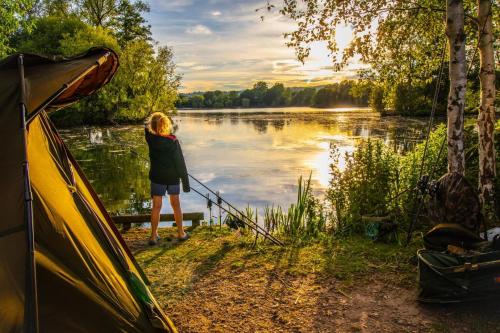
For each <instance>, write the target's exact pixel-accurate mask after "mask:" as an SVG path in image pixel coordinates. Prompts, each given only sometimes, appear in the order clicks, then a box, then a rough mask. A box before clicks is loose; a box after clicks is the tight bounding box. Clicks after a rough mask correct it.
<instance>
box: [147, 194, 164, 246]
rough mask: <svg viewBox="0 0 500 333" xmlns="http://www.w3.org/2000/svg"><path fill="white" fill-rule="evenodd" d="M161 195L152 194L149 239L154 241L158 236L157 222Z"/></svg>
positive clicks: (158, 220)
mask: <svg viewBox="0 0 500 333" xmlns="http://www.w3.org/2000/svg"><path fill="white" fill-rule="evenodd" d="M162 199H163V197H161V196H159V195H153V209H152V210H151V237H150V239H151V240H153V241H156V239H157V238H158V223H159V222H160V210H161V205H162Z"/></svg>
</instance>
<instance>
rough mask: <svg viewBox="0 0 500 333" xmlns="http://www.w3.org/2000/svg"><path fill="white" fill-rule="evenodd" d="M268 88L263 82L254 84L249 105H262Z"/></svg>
mask: <svg viewBox="0 0 500 333" xmlns="http://www.w3.org/2000/svg"><path fill="white" fill-rule="evenodd" d="M267 90H268V87H267V83H266V82H264V81H259V82H257V83H255V84H254V86H253V89H252V95H253V96H252V97H253V99H252V100H251V103H252V104H253V105H254V106H262V105H263V104H264V97H265V96H266V93H267Z"/></svg>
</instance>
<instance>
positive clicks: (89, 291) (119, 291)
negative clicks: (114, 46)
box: [0, 49, 176, 332]
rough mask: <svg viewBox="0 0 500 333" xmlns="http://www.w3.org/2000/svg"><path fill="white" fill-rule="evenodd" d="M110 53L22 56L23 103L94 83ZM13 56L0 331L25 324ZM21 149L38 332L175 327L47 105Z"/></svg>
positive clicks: (7, 69)
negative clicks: (29, 200)
mask: <svg viewBox="0 0 500 333" xmlns="http://www.w3.org/2000/svg"><path fill="white" fill-rule="evenodd" d="M112 54H114V53H112V52H110V50H106V49H100V50H98V49H94V50H92V51H90V52H89V53H87V55H86V56H80V57H77V58H76V59H75V60H74V62H75V64H73V60H71V59H64V60H61V61H59V62H57V61H52V60H47V59H44V58H40V57H33V58H31V57H27V58H25V59H26V62H25V64H26V65H27V67H26V68H25V73H26V77H27V78H28V77H29V78H30V80H29V82H28V83H27V88H28V89H27V90H28V94H27V95H28V100H27V102H28V104H29V105H30V108H29V111H30V112H33V111H35V110H36V109H37V108H38V107H39V106H44V107H45V108H47V109H54V108H59V107H60V106H62V105H66V104H67V103H72V102H75V101H76V100H77V99H78V98H80V97H81V96H85V95H87V94H90V93H92V92H93V91H95V90H96V89H98V88H99V87H101V86H102V85H103V84H104V83H106V82H107V81H109V80H110V79H111V76H112V74H113V73H114V71H115V70H116V66H117V62H116V59H115V60H113V57H112V56H111V57H110V55H112ZM12 59H13V57H10V58H8V59H7V60H6V61H3V62H2V63H0V77H4V75H6V76H5V77H7V76H8V78H9V80H10V79H11V80H10V81H9V80H3V79H2V80H0V126H1V127H0V128H1V129H2V130H1V131H0V140H1V142H2V143H3V144H2V145H1V148H0V179H1V181H2V191H1V192H0V207H1V209H2V213H3V219H2V220H1V222H0V332H23V331H25V329H24V326H23V325H24V306H25V305H24V298H25V276H26V271H25V270H26V269H25V267H26V263H25V260H26V259H25V258H26V252H27V244H26V234H25V231H24V230H25V229H24V228H25V222H24V198H23V195H24V193H23V189H24V188H23V175H22V168H21V165H22V161H21V158H22V154H21V152H22V149H24V147H23V145H22V131H21V130H20V119H21V118H20V116H19V108H18V102H19V89H18V87H19V76H18V73H17V69H14V67H13V66H12V63H13V60H12ZM33 59H38V60H39V62H36V61H34V60H33ZM103 59H104V62H102V61H103ZM109 59H111V62H114V64H108V65H106V66H105V67H104V68H102V69H99V66H97V67H96V66H95V64H96V62H97V61H101V65H104V64H105V63H107V62H108V61H110V60H109ZM84 64H85V65H84ZM57 65H61V66H62V67H58V66H57ZM44 66H45V69H46V73H45V74H44V72H43V67H44ZM86 66H87V67H86ZM68 68H78V70H72V71H71V73H70V74H69V75H66V74H65V71H64V69H68ZM89 68H91V70H90V71H89ZM32 69H36V73H37V75H36V76H33V75H32V73H30V71H31V70H32ZM55 73H59V74H61V73H63V74H61V75H63V76H65V78H66V79H67V80H69V81H67V82H65V80H66V79H65V80H63V79H61V78H60V77H59V76H58V75H56V74H55ZM89 73H90V74H89ZM82 74H83V76H82ZM44 75H45V77H47V78H48V80H51V79H54V80H55V81H57V82H55V83H54V82H46V86H47V85H48V86H51V87H52V90H49V89H47V87H46V86H44V87H39V85H40V84H42V82H43V81H42V80H41V78H42V77H43V76H44ZM16 77H17V78H18V79H17V80H16ZM75 78H76V79H75ZM100 80H101V81H100ZM102 80H103V81H102ZM6 81H9V82H6ZM68 82H69V83H70V84H68ZM65 85H66V88H67V89H66V90H65V92H64V93H63V94H62V95H60V96H59V97H57V98H56V99H55V100H54V101H53V104H50V105H47V100H49V99H50V98H51V96H53V94H54V92H55V91H57V90H59V89H60V87H62V86H65ZM39 89H40V91H39ZM42 90H43V91H42ZM30 98H34V99H35V100H33V99H30ZM44 98H45V100H44ZM7 143H8V144H7ZM27 154H28V162H29V167H30V182H31V186H32V192H33V216H34V217H33V220H34V234H35V250H36V252H35V261H36V273H37V286H38V319H39V329H40V332H176V330H175V327H174V325H173V324H172V322H171V321H170V320H169V319H168V317H166V316H165V314H164V313H163V312H162V311H161V309H160V307H159V305H158V303H157V302H156V301H155V299H154V297H153V296H152V295H151V293H150V292H149V290H148V288H147V287H146V285H145V280H144V279H143V278H142V276H141V270H140V268H139V267H138V265H137V264H136V262H135V260H134V258H133V256H131V254H130V252H129V250H128V248H127V247H126V245H125V243H124V242H123V239H122V238H121V236H120V234H119V233H118V232H117V230H116V228H115V227H114V225H113V224H112V222H111V219H110V217H109V215H108V214H107V212H106V211H105V209H104V207H103V205H102V203H101V202H100V201H99V198H98V197H97V195H96V194H95V192H94V191H93V189H92V188H91V186H90V183H89V182H88V181H87V180H86V179H85V176H84V174H83V173H82V171H81V170H80V168H79V167H78V165H77V163H76V162H75V160H74V159H73V158H72V156H71V154H70V153H69V151H68V149H67V148H66V146H65V145H64V143H63V141H62V140H61V138H60V137H59V135H58V134H57V132H56V130H55V128H54V127H53V125H52V124H51V123H50V120H49V118H48V116H47V114H46V112H45V111H41V112H40V113H38V114H37V116H36V117H34V118H33V120H32V121H31V122H30V124H29V128H28V134H27Z"/></svg>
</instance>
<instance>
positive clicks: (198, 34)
mask: <svg viewBox="0 0 500 333" xmlns="http://www.w3.org/2000/svg"><path fill="white" fill-rule="evenodd" d="M276 1H277V3H279V0H276ZM149 4H150V7H151V11H150V13H148V14H147V16H146V18H147V20H148V23H149V24H150V25H151V30H152V32H153V38H154V39H155V40H157V41H158V42H159V43H160V44H161V45H168V46H170V47H172V48H173V50H174V54H175V62H176V64H177V71H178V73H179V74H181V75H182V77H183V78H182V86H181V89H180V90H181V92H193V91H206V90H216V89H219V90H224V91H227V90H242V89H246V88H250V87H252V86H253V84H254V83H255V82H257V81H266V82H268V83H269V84H273V83H275V82H281V83H284V84H285V86H288V87H298V86H300V87H305V86H314V85H322V84H328V83H334V82H338V81H341V80H342V79H346V78H353V77H356V70H357V69H359V68H360V67H362V66H363V65H362V64H359V63H358V62H356V61H353V62H352V63H351V64H349V66H348V67H347V68H345V69H343V70H342V71H339V72H335V71H333V70H332V69H331V65H332V62H331V59H330V58H329V57H328V51H327V50H326V47H325V45H324V44H321V43H315V44H313V45H312V51H311V55H310V57H309V59H308V60H306V62H305V64H301V63H300V62H299V61H297V60H296V57H295V51H294V50H293V49H290V48H287V47H286V45H285V42H286V40H285V38H284V37H283V34H284V33H285V32H289V31H293V30H294V26H295V24H294V22H291V21H290V20H288V19H287V18H285V17H283V16H281V15H280V14H279V13H277V12H276V11H275V12H273V13H269V12H267V11H265V10H260V11H259V12H256V11H255V10H256V9H257V8H262V7H263V6H264V5H265V4H266V1H265V0H149ZM261 15H265V18H264V20H263V21H262V20H261V18H260V16H261ZM350 40H351V30H350V29H349V28H348V27H338V28H337V42H338V43H339V46H340V47H341V48H342V47H344V46H345V45H347V44H348V43H349V41H350Z"/></svg>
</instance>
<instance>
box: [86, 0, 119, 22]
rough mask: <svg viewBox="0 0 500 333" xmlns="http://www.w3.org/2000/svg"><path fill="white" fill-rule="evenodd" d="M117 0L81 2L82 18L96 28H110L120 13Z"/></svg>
mask: <svg viewBox="0 0 500 333" xmlns="http://www.w3.org/2000/svg"><path fill="white" fill-rule="evenodd" d="M118 6H119V4H118V2H117V0H79V6H78V7H79V10H80V14H81V15H82V17H83V18H84V19H85V20H86V21H87V22H88V23H89V24H90V25H93V26H94V27H108V26H109V25H110V24H112V23H113V19H114V17H115V16H116V15H117V13H118Z"/></svg>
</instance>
